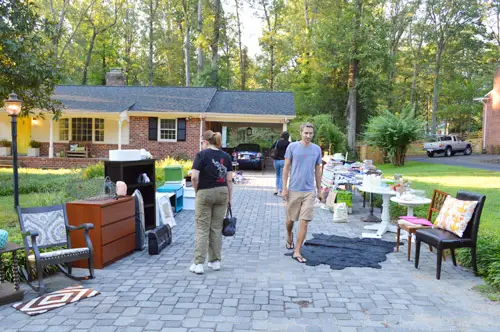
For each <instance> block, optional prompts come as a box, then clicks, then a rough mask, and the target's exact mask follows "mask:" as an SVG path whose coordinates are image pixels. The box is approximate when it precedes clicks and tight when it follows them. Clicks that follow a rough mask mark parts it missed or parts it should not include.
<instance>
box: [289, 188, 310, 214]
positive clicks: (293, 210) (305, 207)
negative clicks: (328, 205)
mask: <svg viewBox="0 0 500 332" xmlns="http://www.w3.org/2000/svg"><path fill="white" fill-rule="evenodd" d="M314 197H315V196H314V193H313V192H300V191H291V190H289V191H288V199H287V201H286V219H287V220H292V221H298V220H306V221H311V220H312V218H313V215H314Z"/></svg>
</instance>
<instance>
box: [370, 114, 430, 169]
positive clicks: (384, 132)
mask: <svg viewBox="0 0 500 332" xmlns="http://www.w3.org/2000/svg"><path fill="white" fill-rule="evenodd" d="M423 128H424V121H423V120H422V119H420V118H415V117H414V114H413V112H412V111H411V110H410V109H409V108H406V109H404V110H403V111H402V112H401V113H399V114H398V113H396V114H393V113H391V112H389V111H387V110H386V111H384V112H382V114H380V115H378V116H374V117H372V118H371V119H370V120H369V121H368V124H367V125H366V131H365V133H364V140H365V141H366V142H367V143H368V144H369V145H370V146H373V147H378V148H379V149H380V150H381V151H382V153H384V154H386V155H387V157H388V158H389V160H390V161H391V162H392V164H393V165H394V166H403V165H404V163H405V158H406V151H407V150H408V147H409V146H410V144H411V143H412V142H415V141H417V140H419V139H420V138H421V137H422V135H423Z"/></svg>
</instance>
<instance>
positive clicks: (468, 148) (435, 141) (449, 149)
mask: <svg viewBox="0 0 500 332" xmlns="http://www.w3.org/2000/svg"><path fill="white" fill-rule="evenodd" d="M424 150H425V151H427V156H429V158H432V157H434V154H436V153H444V155H445V156H446V157H451V156H453V155H455V153H457V152H463V154H464V155H465V156H468V155H470V154H471V153H472V144H471V143H470V142H467V141H463V140H462V139H461V138H460V137H458V136H456V135H439V136H432V137H430V138H429V139H428V142H425V143H424Z"/></svg>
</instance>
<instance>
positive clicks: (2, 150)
mask: <svg viewBox="0 0 500 332" xmlns="http://www.w3.org/2000/svg"><path fill="white" fill-rule="evenodd" d="M2 156H3V157H5V156H10V148H7V147H5V146H0V157H2Z"/></svg>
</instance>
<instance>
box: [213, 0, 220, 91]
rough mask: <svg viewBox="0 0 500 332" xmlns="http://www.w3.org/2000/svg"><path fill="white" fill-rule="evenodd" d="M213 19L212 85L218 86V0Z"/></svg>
mask: <svg viewBox="0 0 500 332" xmlns="http://www.w3.org/2000/svg"><path fill="white" fill-rule="evenodd" d="M214 11H215V19H214V31H213V33H214V35H213V39H212V44H211V46H210V47H211V49H212V75H211V76H212V83H213V84H214V85H215V86H218V85H219V65H218V61H219V38H220V29H221V11H222V5H221V1H220V0H215V6H214Z"/></svg>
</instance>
